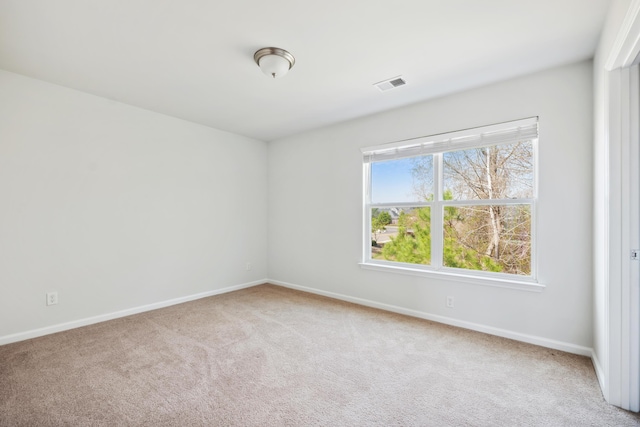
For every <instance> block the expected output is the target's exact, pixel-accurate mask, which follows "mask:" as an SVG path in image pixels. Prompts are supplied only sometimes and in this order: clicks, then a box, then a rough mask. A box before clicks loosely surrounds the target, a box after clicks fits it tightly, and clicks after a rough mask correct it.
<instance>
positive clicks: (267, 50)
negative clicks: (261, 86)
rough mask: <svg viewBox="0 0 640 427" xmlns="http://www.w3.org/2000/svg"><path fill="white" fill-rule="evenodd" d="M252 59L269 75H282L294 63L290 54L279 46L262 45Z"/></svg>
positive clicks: (294, 60) (274, 76)
mask: <svg viewBox="0 0 640 427" xmlns="http://www.w3.org/2000/svg"><path fill="white" fill-rule="evenodd" d="M253 60H254V61H256V64H258V66H259V67H260V69H261V70H262V72H263V73H264V74H266V75H267V76H269V77H273V78H274V79H275V78H276V77H282V76H284V75H285V74H287V73H288V72H289V70H290V69H291V68H292V67H293V64H295V63H296V59H295V58H294V57H293V55H292V54H290V53H289V52H287V51H286V50H284V49H280V48H279V47H263V48H262V49H259V50H258V51H257V52H256V53H254V54H253Z"/></svg>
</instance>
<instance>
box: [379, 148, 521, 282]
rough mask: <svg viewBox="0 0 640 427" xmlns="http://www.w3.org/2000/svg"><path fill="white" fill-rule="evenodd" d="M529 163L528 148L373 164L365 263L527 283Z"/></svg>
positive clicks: (479, 150)
mask: <svg viewBox="0 0 640 427" xmlns="http://www.w3.org/2000/svg"><path fill="white" fill-rule="evenodd" d="M533 161H534V154H533V143H532V141H530V140H526V141H520V142H516V143H509V144H502V145H493V146H487V147H479V148H471V149H465V150H458V151H448V152H442V153H435V154H432V155H423V156H415V157H410V158H407V159H396V160H387V161H381V162H373V163H372V165H371V167H372V169H371V174H372V184H371V186H372V188H371V191H372V197H373V203H372V208H371V239H372V248H371V258H372V259H378V260H386V261H396V262H403V263H411V264H422V265H431V264H432V259H433V258H434V257H433V253H432V251H433V250H434V248H438V251H441V254H439V256H438V259H439V260H440V259H441V261H439V263H441V265H442V266H444V267H453V268H461V269H468V270H480V271H488V272H502V273H509V274H516V275H531V243H532V236H531V227H532V221H531V217H532V206H533V205H532V200H533V197H534V165H533ZM434 164H436V165H438V168H434ZM436 169H439V170H440V171H441V174H440V176H439V177H437V176H436V175H435V171H436ZM401 181H403V182H401ZM393 182H397V185H395V186H394V185H393ZM409 182H410V185H409V184H408V183H409ZM436 187H437V188H436ZM394 188H395V192H396V193H395V195H394V193H393V191H394V190H393V189H394ZM376 199H377V202H378V203H376ZM393 202H395V203H396V204H397V206H393ZM411 203H415V205H416V206H410V204H411ZM373 206H375V207H373ZM434 215H439V217H437V218H436V217H434ZM434 227H437V230H436V228H434ZM436 233H441V235H440V236H438V235H437V234H436ZM436 237H437V240H438V242H437V244H435V245H434V241H433V240H434V238H436ZM440 239H441V240H440Z"/></svg>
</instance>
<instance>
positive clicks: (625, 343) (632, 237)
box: [603, 0, 640, 412]
mask: <svg viewBox="0 0 640 427" xmlns="http://www.w3.org/2000/svg"><path fill="white" fill-rule="evenodd" d="M639 54H640V0H634V1H633V2H632V4H631V5H630V7H629V10H628V12H627V15H626V17H625V19H624V21H623V24H622V27H621V29H620V32H619V33H618V36H617V37H616V39H615V42H614V45H613V47H612V49H611V52H610V55H609V56H608V58H607V61H606V63H605V68H606V77H605V79H606V90H605V91H606V93H605V97H606V101H605V102H607V106H608V114H607V117H606V118H605V120H606V121H607V122H608V123H607V128H608V129H607V135H608V153H607V154H608V157H609V161H608V165H607V169H608V177H607V178H608V181H609V185H608V193H609V194H608V196H609V204H608V207H607V210H608V215H607V216H608V229H609V233H608V234H609V242H608V246H609V248H608V249H609V253H608V260H609V262H608V274H607V276H608V280H607V281H608V286H607V289H605V294H606V296H607V297H606V301H607V304H606V306H605V310H606V314H605V319H606V320H607V321H608V325H607V327H606V328H605V329H606V334H607V352H608V357H607V358H606V359H607V361H606V362H605V363H606V365H607V366H605V370H606V371H607V372H606V383H605V385H606V386H605V387H604V389H603V391H604V395H605V398H606V399H607V400H608V401H609V403H611V404H613V405H616V406H620V407H622V408H624V409H628V410H631V411H635V412H638V411H640V261H634V260H631V250H632V249H639V248H640V174H639V172H638V169H639V168H640V148H639V145H640V135H639V134H640V108H639V106H640V81H639V80H640V72H639V68H638V65H637V60H638V58H639Z"/></svg>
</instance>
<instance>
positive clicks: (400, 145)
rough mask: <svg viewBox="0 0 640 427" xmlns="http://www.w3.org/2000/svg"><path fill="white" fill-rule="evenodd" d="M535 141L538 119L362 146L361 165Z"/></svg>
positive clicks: (533, 118)
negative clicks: (362, 160) (362, 163)
mask: <svg viewBox="0 0 640 427" xmlns="http://www.w3.org/2000/svg"><path fill="white" fill-rule="evenodd" d="M536 138H538V118H537V117H532V118H529V119H523V120H516V121H512V122H506V123H500V124H496V125H490V126H484V127H480V128H473V129H465V130H461V131H457V132H449V133H446V134H439V135H432V136H426V137H421V138H416V139H411V140H407V141H400V142H394V143H389V144H383V145H377V146H374V147H365V148H363V149H362V154H363V157H364V162H365V163H371V162H380V161H385V160H395V159H403V158H407V157H415V156H421V155H426V154H432V153H436V152H446V151H452V150H465V149H468V148H474V147H480V146H483V147H486V146H490V145H498V144H509V143H515V142H518V141H527V140H531V139H536Z"/></svg>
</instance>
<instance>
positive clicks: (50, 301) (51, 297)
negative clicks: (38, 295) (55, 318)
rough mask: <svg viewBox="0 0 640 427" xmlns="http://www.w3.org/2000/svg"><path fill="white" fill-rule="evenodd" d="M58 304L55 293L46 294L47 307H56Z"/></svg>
mask: <svg viewBox="0 0 640 427" xmlns="http://www.w3.org/2000/svg"><path fill="white" fill-rule="evenodd" d="M57 303H58V293H57V292H47V305H56V304H57Z"/></svg>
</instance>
